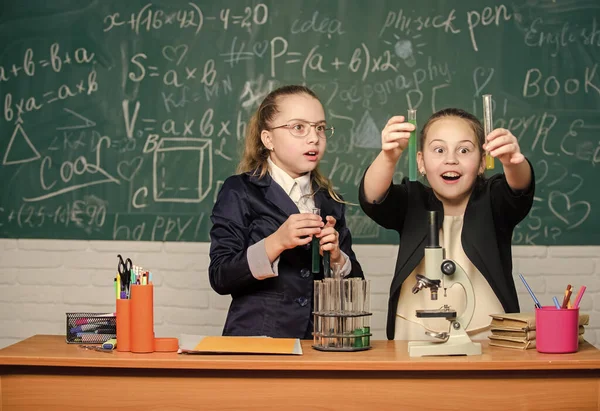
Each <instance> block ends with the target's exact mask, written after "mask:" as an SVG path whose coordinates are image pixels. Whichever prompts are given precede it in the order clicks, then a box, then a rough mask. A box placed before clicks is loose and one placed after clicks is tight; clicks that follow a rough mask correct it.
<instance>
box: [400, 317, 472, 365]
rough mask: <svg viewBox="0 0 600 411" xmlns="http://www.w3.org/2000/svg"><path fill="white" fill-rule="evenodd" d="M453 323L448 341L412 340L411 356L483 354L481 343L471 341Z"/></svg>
mask: <svg viewBox="0 0 600 411" xmlns="http://www.w3.org/2000/svg"><path fill="white" fill-rule="evenodd" d="M452 325H454V324H451V326H450V336H449V337H448V339H447V340H446V341H440V342H436V341H410V342H409V343H408V355H409V356H410V357H426V356H434V355H481V344H480V343H474V342H473V341H471V339H470V338H469V336H468V335H467V333H466V332H465V331H464V330H463V329H462V327H461V328H460V329H459V330H456V329H454V327H452Z"/></svg>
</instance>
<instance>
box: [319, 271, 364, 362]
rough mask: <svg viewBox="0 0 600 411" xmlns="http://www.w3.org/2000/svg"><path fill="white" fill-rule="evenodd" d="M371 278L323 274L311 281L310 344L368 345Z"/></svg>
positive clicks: (358, 348) (357, 347)
mask: <svg viewBox="0 0 600 411" xmlns="http://www.w3.org/2000/svg"><path fill="white" fill-rule="evenodd" d="M370 293H371V282H370V281H369V280H363V279H361V278H349V279H339V278H336V279H334V278H326V279H324V280H323V281H315V284H314V312H313V320H314V332H313V346H312V347H313V348H314V349H316V350H320V351H364V350H368V349H370V348H371V335H372V334H371V315H372V313H371V312H369V310H370Z"/></svg>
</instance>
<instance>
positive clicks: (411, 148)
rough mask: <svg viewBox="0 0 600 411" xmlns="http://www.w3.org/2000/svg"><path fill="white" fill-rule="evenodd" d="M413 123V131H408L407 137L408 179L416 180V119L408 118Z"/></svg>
mask: <svg viewBox="0 0 600 411" xmlns="http://www.w3.org/2000/svg"><path fill="white" fill-rule="evenodd" d="M408 122H409V123H410V124H414V125H415V131H412V132H411V133H410V138H409V139H408V179H409V180H410V181H417V129H416V127H417V120H408Z"/></svg>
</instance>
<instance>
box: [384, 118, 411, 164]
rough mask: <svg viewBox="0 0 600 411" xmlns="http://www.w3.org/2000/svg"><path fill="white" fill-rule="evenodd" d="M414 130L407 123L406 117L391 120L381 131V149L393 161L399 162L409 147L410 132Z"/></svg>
mask: <svg viewBox="0 0 600 411" xmlns="http://www.w3.org/2000/svg"><path fill="white" fill-rule="evenodd" d="M414 130H415V126H414V125H413V124H410V123H407V122H405V121H404V116H394V117H392V118H390V119H389V120H388V122H387V124H386V125H385V127H384V128H383V130H382V131H381V149H382V150H383V152H384V153H386V154H388V155H390V156H391V157H392V159H393V160H395V161H396V160H398V158H400V155H401V154H402V152H403V151H404V150H405V149H406V147H407V146H408V139H409V138H410V132H411V131H414Z"/></svg>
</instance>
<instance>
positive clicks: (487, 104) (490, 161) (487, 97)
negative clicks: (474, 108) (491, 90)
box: [483, 94, 494, 170]
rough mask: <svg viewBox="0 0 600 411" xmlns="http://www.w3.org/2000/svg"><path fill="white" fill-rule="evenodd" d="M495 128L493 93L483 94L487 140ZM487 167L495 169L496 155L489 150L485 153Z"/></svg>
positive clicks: (484, 125) (484, 128) (484, 127)
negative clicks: (492, 154)
mask: <svg viewBox="0 0 600 411" xmlns="http://www.w3.org/2000/svg"><path fill="white" fill-rule="evenodd" d="M493 129H494V121H493V120H492V95H491V94H484V95H483V133H484V135H485V139H486V142H487V136H488V135H489V134H490V133H491V132H492V130H493ZM485 169H486V170H493V169H494V157H492V156H491V155H490V153H489V152H486V153H485Z"/></svg>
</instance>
